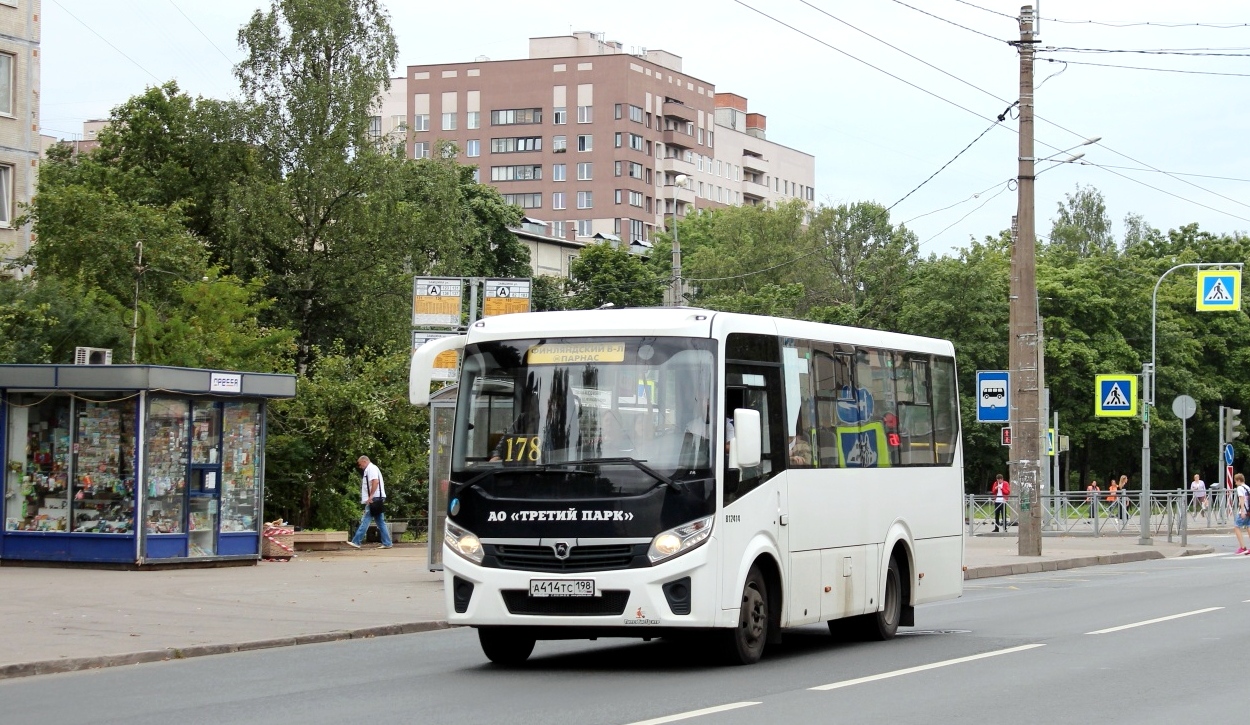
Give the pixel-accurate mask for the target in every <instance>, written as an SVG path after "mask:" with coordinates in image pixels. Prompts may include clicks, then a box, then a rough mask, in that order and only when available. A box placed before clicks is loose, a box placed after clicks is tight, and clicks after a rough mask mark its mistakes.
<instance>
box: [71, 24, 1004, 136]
mask: <svg viewBox="0 0 1250 725" xmlns="http://www.w3.org/2000/svg"><path fill="white" fill-rule="evenodd" d="M54 1H55V0H54ZM734 2H736V3H738V4H739V5H741V6H742V7H744V8H747V9H748V10H752V11H754V12H756V13H758V14H760V15H763V16H764V17H766V18H768V19H769V20H771V21H773V22H775V23H777V24H778V25H782V26H785V27H787V28H789V29H790V30H793V31H794V32H796V33H798V34H799V35H802V36H804V37H806V38H810V39H811V40H814V41H816V42H817V43H820V44H821V45H823V46H825V47H826V48H828V49H830V50H833V51H836V52H838V53H841V54H842V55H845V56H846V57H848V58H850V59H851V60H853V61H855V62H857V63H862V64H863V65H866V66H868V67H869V68H872V69H873V70H875V71H877V72H879V73H884V74H885V75H887V76H889V77H891V78H893V79H894V80H896V81H899V82H900V83H904V84H906V85H908V86H911V87H912V88H915V89H916V90H918V91H920V92H921V93H924V94H925V95H927V96H932V97H934V98H936V99H938V100H939V101H942V102H943V103H947V104H950V105H952V106H954V107H955V108H958V109H959V110H961V111H967V112H968V113H971V114H972V115H974V116H976V117H977V118H980V119H982V120H985V121H989V120H990V118H989V116H983V115H981V114H980V113H977V112H976V111H974V110H972V109H971V108H968V107H967V106H962V105H960V104H958V103H956V102H955V101H952V100H950V99H949V98H946V97H945V96H941V95H938V94H937V93H934V92H933V91H931V90H929V89H927V88H922V87H921V86H918V85H916V84H915V83H912V82H911V81H909V80H906V79H904V78H901V77H899V76H897V75H895V74H893V73H891V72H889V71H888V70H885V69H883V68H879V67H877V66H875V65H873V64H872V63H869V62H868V61H866V60H863V59H861V58H857V57H855V56H853V55H851V54H850V53H848V52H846V51H845V50H842V49H841V48H839V47H837V46H835V45H832V44H831V43H827V42H825V41H824V40H821V39H820V38H817V37H816V36H814V35H812V34H811V33H808V32H806V31H803V30H800V29H798V28H796V27H794V26H793V25H791V24H789V23H787V22H785V21H783V20H781V19H779V18H777V17H774V16H772V15H769V14H768V13H766V12H764V11H763V10H760V9H759V8H756V7H753V6H751V5H749V4H747V3H746V2H744V1H743V0H734ZM965 82H966V81H965ZM987 92H988V91H987ZM999 100H1003V99H999Z"/></svg>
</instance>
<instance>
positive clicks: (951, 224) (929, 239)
mask: <svg viewBox="0 0 1250 725" xmlns="http://www.w3.org/2000/svg"><path fill="white" fill-rule="evenodd" d="M1013 180H1014V179H1013ZM1009 186H1010V185H1009V184H1007V183H1004V184H1003V188H1001V189H999V190H998V191H997V192H996V193H994V194H992V195H990V196H989V197H987V198H986V200H985V201H983V202H981V203H980V204H978V205H977V207H976V208H975V209H973V210H972V211H969V212H968V213H967V214H964V215H963V216H961V217H959V218H958V219H956V220H955V221H953V222H951V223H950V224H947V225H946V227H945V228H944V229H942V231H940V232H938V233H937V234H934V235H933V236H931V237H929V238H928V239H926V240H924V241H923V242H920V243H919V244H917V245H916V248H917V249H919V248H920V247H923V246H924V245H926V244H928V243H929V242H931V241H933V240H934V239H937V238H938V237H940V236H942V235H943V234H945V233H946V232H947V231H949V230H950V228H951V227H953V226H955V225H956V224H958V223H960V222H962V221H963V220H965V219H967V218H968V217H970V216H972V215H973V214H976V213H977V212H978V211H981V208H982V207H984V206H985V205H986V204H988V203H990V202H991V201H993V200H994V199H997V198H998V197H999V196H1001V195H1002V193H1003V192H1004V191H1007V189H1008V188H1009Z"/></svg>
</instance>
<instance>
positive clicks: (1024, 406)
mask: <svg viewBox="0 0 1250 725" xmlns="http://www.w3.org/2000/svg"><path fill="white" fill-rule="evenodd" d="M1036 42H1037V41H1036V39H1035V38H1034V33H1033V6H1031V5H1025V6H1024V7H1022V8H1020V41H1019V44H1018V45H1017V48H1018V49H1019V51H1020V148H1019V173H1018V187H1017V192H1018V195H1019V197H1018V198H1019V202H1018V206H1017V209H1016V219H1017V224H1018V227H1019V231H1018V233H1017V237H1016V244H1015V246H1014V248H1013V249H1012V252H1011V301H1010V302H1011V340H1010V342H1011V353H1010V367H1011V381H1012V384H1013V385H1014V386H1015V390H1014V391H1013V393H1014V395H1015V398H1014V400H1015V406H1014V407H1013V408H1012V417H1013V420H1012V421H1011V428H1012V432H1013V433H1016V435H1014V436H1012V441H1011V480H1012V481H1013V482H1015V484H1016V486H1017V490H1018V491H1019V492H1020V515H1019V519H1018V520H1019V524H1020V532H1019V533H1020V538H1019V554H1020V556H1041V553H1042V527H1041V497H1040V493H1041V491H1040V490H1039V484H1040V483H1041V466H1042V453H1043V450H1044V449H1043V448H1042V442H1043V440H1044V438H1043V435H1042V431H1043V428H1044V427H1045V425H1046V420H1045V419H1044V418H1042V416H1041V405H1040V404H1041V400H1040V391H1039V383H1040V381H1039V370H1038V368H1039V367H1040V362H1041V354H1040V353H1041V349H1040V345H1039V342H1040V339H1039V336H1038V329H1037V251H1036V246H1037V242H1036V236H1035V223H1036V222H1035V218H1034V214H1033V181H1034V177H1035V173H1034V166H1035V163H1036V158H1035V157H1034V155H1033V45H1034V43H1036Z"/></svg>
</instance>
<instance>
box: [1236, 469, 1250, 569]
mask: <svg viewBox="0 0 1250 725" xmlns="http://www.w3.org/2000/svg"><path fill="white" fill-rule="evenodd" d="M1233 483H1234V484H1236V486H1237V488H1236V489H1235V490H1236V491H1237V496H1236V501H1237V504H1236V505H1237V514H1236V515H1235V516H1233V533H1234V534H1236V535H1237V553H1238V554H1250V549H1247V548H1246V543H1247V538H1246V537H1247V536H1250V531H1246V529H1247V528H1250V488H1246V477H1245V476H1243V475H1241V474H1240V473H1238V474H1237V475H1236V476H1233Z"/></svg>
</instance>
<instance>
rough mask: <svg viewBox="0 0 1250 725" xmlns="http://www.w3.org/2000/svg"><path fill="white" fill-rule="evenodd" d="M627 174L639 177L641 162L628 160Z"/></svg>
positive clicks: (640, 176)
mask: <svg viewBox="0 0 1250 725" xmlns="http://www.w3.org/2000/svg"><path fill="white" fill-rule="evenodd" d="M629 175H630V177H631V178H634V179H641V178H642V164H639V163H636V162H633V161H630V162H629Z"/></svg>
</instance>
